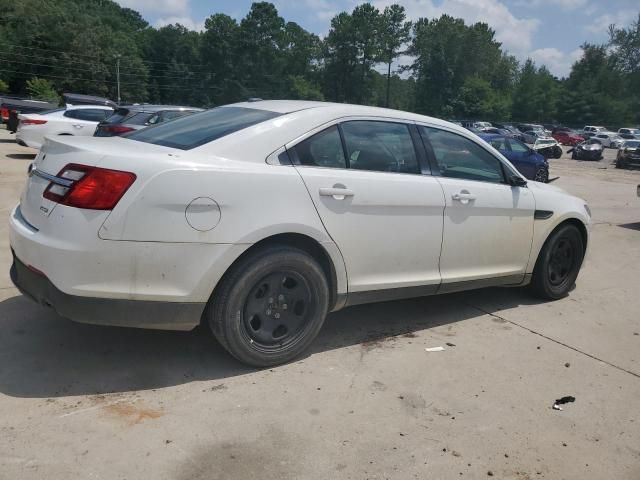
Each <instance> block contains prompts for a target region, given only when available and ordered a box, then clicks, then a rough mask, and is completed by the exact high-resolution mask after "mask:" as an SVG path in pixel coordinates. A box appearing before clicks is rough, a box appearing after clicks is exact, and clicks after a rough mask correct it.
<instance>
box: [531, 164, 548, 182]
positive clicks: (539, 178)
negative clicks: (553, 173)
mask: <svg viewBox="0 0 640 480" xmlns="http://www.w3.org/2000/svg"><path fill="white" fill-rule="evenodd" d="M533 181H534V182H540V183H547V182H548V181H549V170H547V169H546V168H544V167H540V168H538V170H536V174H535V176H534V178H533Z"/></svg>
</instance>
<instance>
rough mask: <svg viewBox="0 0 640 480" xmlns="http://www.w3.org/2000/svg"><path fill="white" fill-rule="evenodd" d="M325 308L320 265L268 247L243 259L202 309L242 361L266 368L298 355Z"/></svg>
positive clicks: (298, 254) (295, 252)
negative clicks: (206, 306) (204, 309)
mask: <svg viewBox="0 0 640 480" xmlns="http://www.w3.org/2000/svg"><path fill="white" fill-rule="evenodd" d="M328 308H329V287H328V284H327V279H326V278H325V275H324V272H323V270H322V267H320V265H319V264H318V262H316V261H315V260H314V259H313V258H312V257H311V256H310V255H308V254H307V253H305V252H303V251H301V250H298V249H296V248H291V247H282V246H274V247H268V248H265V249H263V250H260V251H258V252H256V253H255V254H251V255H249V256H248V257H246V258H244V259H243V260H242V261H241V262H240V263H239V264H238V265H236V266H234V267H233V268H232V270H231V271H230V272H229V273H228V274H227V275H226V276H225V278H224V279H223V280H222V283H221V284H220V286H219V287H218V288H217V289H216V293H215V295H214V296H213V297H212V299H211V301H210V305H209V308H207V314H206V315H207V320H208V322H209V325H210V327H211V330H212V331H213V334H214V336H215V337H216V338H217V340H218V341H219V342H220V344H221V345H222V346H223V347H224V348H225V349H226V350H227V351H229V353H231V355H233V356H234V357H235V358H237V359H238V360H240V361H241V362H243V363H246V364H247V365H251V366H254V367H269V366H273V365H278V364H281V363H285V362H288V361H290V360H292V359H294V358H296V357H297V356H298V355H300V354H301V353H302V352H303V351H304V350H305V349H306V348H307V347H308V346H309V344H310V343H311V342H312V341H313V340H314V338H315V337H316V336H317V334H318V332H319V331H320V328H321V327H322V324H323V323H324V319H325V317H326V315H327V312H328Z"/></svg>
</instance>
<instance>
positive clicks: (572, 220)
mask: <svg viewBox="0 0 640 480" xmlns="http://www.w3.org/2000/svg"><path fill="white" fill-rule="evenodd" d="M565 225H574V226H575V227H576V228H577V229H578V231H579V232H580V236H581V237H582V243H583V246H584V249H583V256H582V258H583V260H584V257H585V256H586V254H587V245H588V242H589V232H588V230H587V226H586V225H585V223H584V222H583V221H582V220H580V219H579V218H577V217H566V218H563V219H562V220H560V221H559V222H557V223H556V224H555V225H553V227H551V228H549V229H548V231H547V232H546V234H545V235H544V240H543V241H541V242H540V243H539V245H538V247H537V248H536V251H535V256H533V255H531V258H530V260H529V266H528V268H527V272H528V273H533V270H534V269H535V266H536V264H537V263H538V258H539V257H540V253H542V250H543V249H544V246H545V245H546V244H547V242H548V241H549V237H551V235H553V233H554V232H555V231H556V230H558V229H559V228H561V227H563V226H565ZM533 253H534V252H532V254H533Z"/></svg>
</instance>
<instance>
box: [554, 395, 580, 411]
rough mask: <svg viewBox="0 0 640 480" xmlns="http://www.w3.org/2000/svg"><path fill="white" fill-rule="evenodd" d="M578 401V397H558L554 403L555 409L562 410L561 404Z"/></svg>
mask: <svg viewBox="0 0 640 480" xmlns="http://www.w3.org/2000/svg"><path fill="white" fill-rule="evenodd" d="M575 401H576V397H572V396H567V397H562V398H559V399H557V400H556V401H555V402H554V404H553V409H554V410H562V407H561V406H560V405H564V404H565V403H573V402H575Z"/></svg>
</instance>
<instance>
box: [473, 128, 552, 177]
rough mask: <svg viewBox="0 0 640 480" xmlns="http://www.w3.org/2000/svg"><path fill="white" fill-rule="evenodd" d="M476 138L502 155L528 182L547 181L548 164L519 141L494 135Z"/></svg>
mask: <svg viewBox="0 0 640 480" xmlns="http://www.w3.org/2000/svg"><path fill="white" fill-rule="evenodd" d="M478 136H479V137H480V138H482V139H483V140H484V141H485V142H487V143H488V144H490V145H491V146H492V147H493V148H495V149H496V150H498V151H499V152H500V153H501V154H502V155H504V156H505V157H506V158H507V160H509V161H510V162H511V163H512V164H513V166H514V167H516V168H517V169H518V171H519V172H520V173H521V174H522V175H524V176H525V177H526V178H528V179H529V180H535V181H536V182H543V183H547V182H548V181H549V162H547V160H546V158H544V157H543V156H542V155H540V154H539V153H536V152H535V151H534V150H532V149H531V148H529V147H528V146H527V145H525V144H524V143H522V142H521V141H520V140H517V139H515V138H510V137H506V136H504V135H496V134H483V135H478Z"/></svg>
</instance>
